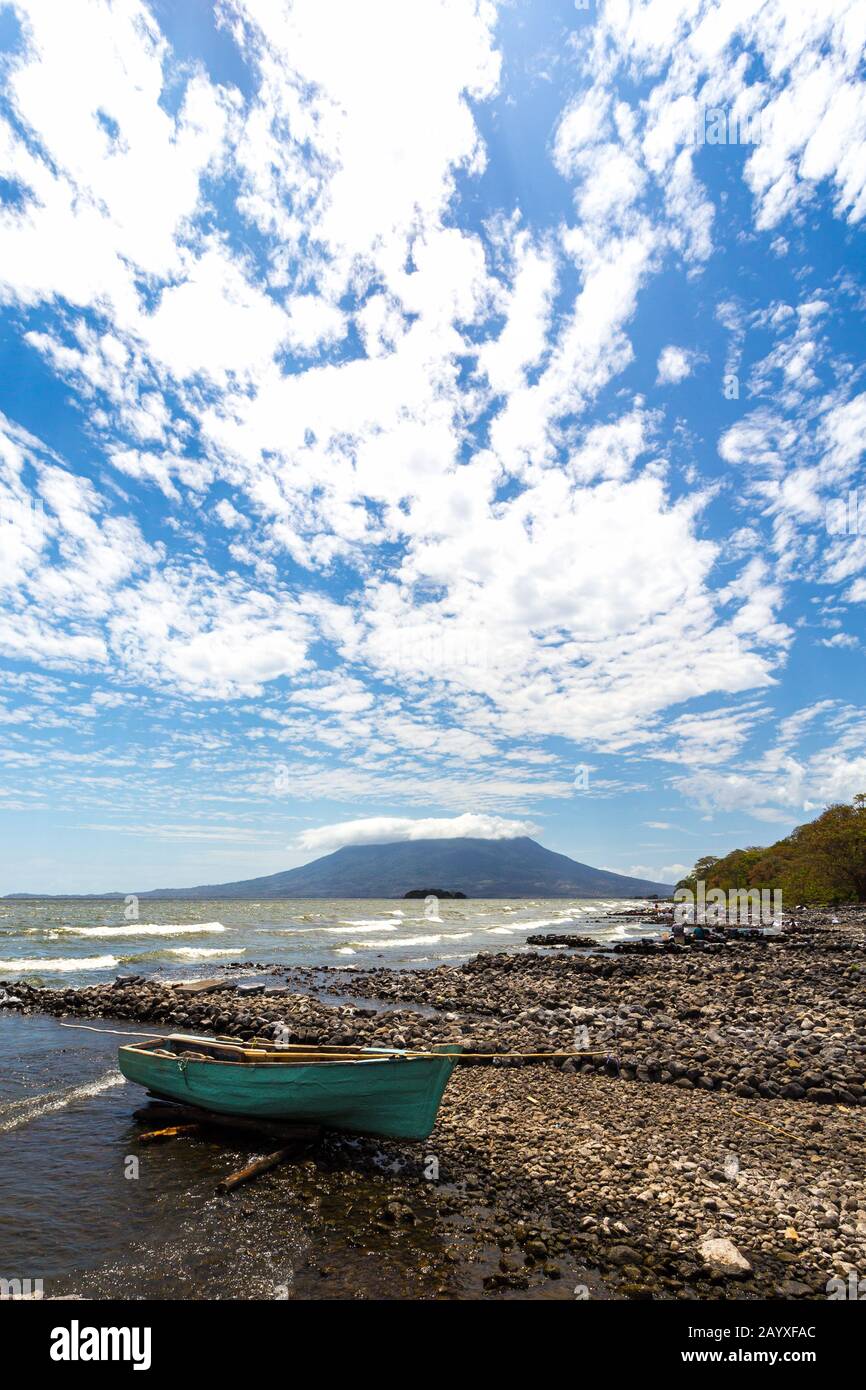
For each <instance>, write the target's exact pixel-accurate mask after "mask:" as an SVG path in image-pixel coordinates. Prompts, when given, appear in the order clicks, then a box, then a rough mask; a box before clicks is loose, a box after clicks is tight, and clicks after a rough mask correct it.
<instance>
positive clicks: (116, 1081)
mask: <svg viewBox="0 0 866 1390" xmlns="http://www.w3.org/2000/svg"><path fill="white" fill-rule="evenodd" d="M125 1084H126V1077H125V1076H121V1074H120V1072H119V1071H109V1072H106V1073H105V1075H104V1076H100V1077H99V1078H98V1079H97V1080H96V1081H89V1082H86V1083H85V1084H84V1085H83V1086H67V1087H66V1089H65V1090H63V1091H49V1092H47V1093H46V1094H44V1095H41V1096H26V1097H25V1098H24V1099H23V1100H13V1101H11V1102H10V1103H9V1104H8V1105H4V1106H2V1107H0V1134H5V1133H8V1131H9V1130H12V1129H19V1128H20V1127H21V1125H28V1124H30V1122H31V1121H32V1120H38V1119H39V1117H40V1115H50V1114H51V1113H52V1111H54V1110H65V1109H66V1108H67V1106H69V1105H74V1104H75V1102H76V1101H77V1100H89V1099H90V1098H91V1096H98V1095H99V1093H100V1092H101V1091H110V1090H111V1089H112V1087H114V1086H124V1085H125Z"/></svg>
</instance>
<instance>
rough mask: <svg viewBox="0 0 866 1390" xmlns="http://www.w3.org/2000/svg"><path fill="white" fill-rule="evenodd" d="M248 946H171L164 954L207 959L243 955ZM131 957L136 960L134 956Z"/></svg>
mask: <svg viewBox="0 0 866 1390" xmlns="http://www.w3.org/2000/svg"><path fill="white" fill-rule="evenodd" d="M248 949H249V948H248V947H247V946H171V947H169V949H168V950H167V951H160V952H159V954H160V955H162V956H182V957H183V959H184V960H206V959H207V958H208V957H209V956H242V955H244V953H245V952H246V951H247V950H248ZM130 959H132V960H134V959H135V957H134V956H132V957H131V958H130Z"/></svg>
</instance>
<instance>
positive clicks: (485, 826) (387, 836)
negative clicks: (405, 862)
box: [297, 811, 538, 854]
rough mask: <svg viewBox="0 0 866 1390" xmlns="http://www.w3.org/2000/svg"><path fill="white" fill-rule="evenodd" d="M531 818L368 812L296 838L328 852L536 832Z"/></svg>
mask: <svg viewBox="0 0 866 1390" xmlns="http://www.w3.org/2000/svg"><path fill="white" fill-rule="evenodd" d="M537 834H538V826H537V825H533V824H532V822H531V821H519V820H505V819H503V818H502V817H501V816H486V815H480V814H478V813H477V812H472V811H467V812H465V814H464V815H462V816H453V817H451V818H450V819H443V818H441V817H425V818H423V819H418V820H412V819H411V818H409V817H406V816H370V817H368V818H366V819H364V820H349V821H343V822H342V823H340V824H337V825H323V826H319V827H317V828H316V829H315V830H304V831H302V832H301V834H300V835H299V836H298V838H297V847H298V848H299V849H305V850H311V851H315V852H316V853H317V854H329V853H330V852H331V851H332V850H334V849H341V848H342V847H343V846H344V845H378V844H394V843H397V842H398V841H403V840H450V839H463V838H468V839H478V840H513V839H515V838H516V837H517V836H519V835H537Z"/></svg>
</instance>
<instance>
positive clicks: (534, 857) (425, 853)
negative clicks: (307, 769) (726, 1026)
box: [138, 836, 671, 898]
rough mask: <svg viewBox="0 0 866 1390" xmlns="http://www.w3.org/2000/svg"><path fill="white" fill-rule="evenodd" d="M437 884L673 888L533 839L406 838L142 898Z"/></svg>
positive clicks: (402, 889) (535, 889)
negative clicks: (581, 859) (294, 866)
mask: <svg viewBox="0 0 866 1390" xmlns="http://www.w3.org/2000/svg"><path fill="white" fill-rule="evenodd" d="M425 883H438V884H441V885H442V887H443V888H446V889H450V890H452V891H454V890H459V891H460V892H462V893H466V895H467V896H468V897H470V898H525V897H530V898H538V897H546V898H598V897H610V898H617V897H618V898H622V897H645V896H646V895H648V894H650V893H659V894H665V895H667V894H670V892H671V885H670V884H665V883H653V882H650V881H649V880H648V879H639V878H627V877H626V876H625V875H624V874H612V873H608V872H606V870H604V869H594V868H592V867H591V865H589V864H580V863H578V861H577V860H576V859H569V858H568V856H567V855H565V854H555V853H554V852H553V850H549V849H545V848H544V846H543V845H540V844H538V842H537V841H536V840H531V839H529V838H528V836H521V837H520V838H519V839H514V840H474V839H452V840H409V841H401V842H400V843H398V844H384V845H348V846H346V847H345V848H343V849H338V850H335V851H334V853H333V854H326V855H325V856H324V857H323V858H321V859H315V860H313V862H312V863H311V864H303V865H301V867H300V868H297V869H287V870H285V871H284V872H282V873H278V874H268V875H267V877H265V878H249V879H244V880H242V881H240V882H238V883H218V884H203V885H200V886H199V887H197V888H158V889H154V890H152V891H151V892H149V893H139V894H138V896H139V897H140V898H210V897H215V898H401V897H402V896H403V894H404V893H406V892H408V891H409V889H410V888H418V887H421V886H423V885H424V884H425Z"/></svg>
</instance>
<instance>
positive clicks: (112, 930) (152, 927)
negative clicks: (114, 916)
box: [60, 922, 228, 937]
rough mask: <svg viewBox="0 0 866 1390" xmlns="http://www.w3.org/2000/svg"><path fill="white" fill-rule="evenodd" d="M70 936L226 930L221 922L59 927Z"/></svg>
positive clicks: (142, 934) (170, 934)
mask: <svg viewBox="0 0 866 1390" xmlns="http://www.w3.org/2000/svg"><path fill="white" fill-rule="evenodd" d="M60 930H61V931H62V932H68V933H69V935H70V936H104V937H114V936H195V935H200V934H201V933H203V932H207V933H210V932H219V931H228V927H224V926H223V924H222V922H163V923H161V924H159V923H156V922H136V923H135V924H134V925H131V926H128V927H61V928H60Z"/></svg>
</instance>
